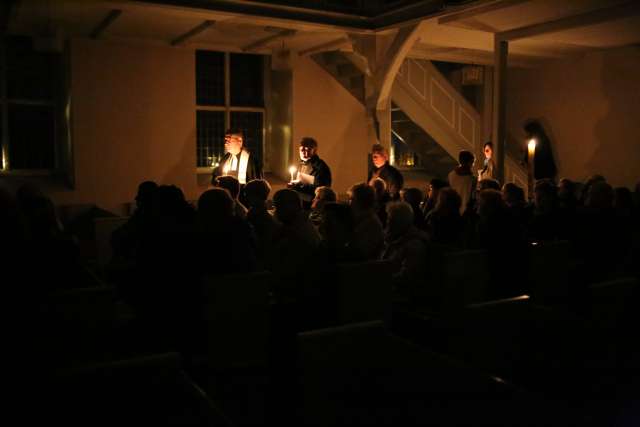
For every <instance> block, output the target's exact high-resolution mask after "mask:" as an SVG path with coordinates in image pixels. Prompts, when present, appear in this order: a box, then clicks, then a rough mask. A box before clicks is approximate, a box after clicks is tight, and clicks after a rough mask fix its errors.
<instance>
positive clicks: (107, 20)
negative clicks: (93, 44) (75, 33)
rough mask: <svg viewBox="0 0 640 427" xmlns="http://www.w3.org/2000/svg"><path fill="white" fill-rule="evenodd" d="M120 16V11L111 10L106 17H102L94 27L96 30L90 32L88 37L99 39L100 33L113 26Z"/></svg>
mask: <svg viewBox="0 0 640 427" xmlns="http://www.w3.org/2000/svg"><path fill="white" fill-rule="evenodd" d="M120 15H122V11H121V10H120V9H113V10H111V12H109V14H108V15H107V16H105V17H104V19H103V20H102V21H100V23H99V24H98V25H97V26H96V28H94V29H93V31H91V34H90V35H89V37H91V38H92V39H99V38H100V36H101V35H102V33H104V31H105V30H106V29H107V27H109V25H111V24H113V22H114V21H115V20H116V19H118V17H119V16H120Z"/></svg>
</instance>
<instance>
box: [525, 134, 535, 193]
mask: <svg viewBox="0 0 640 427" xmlns="http://www.w3.org/2000/svg"><path fill="white" fill-rule="evenodd" d="M527 152H528V156H527V165H528V166H529V167H528V169H529V170H528V172H529V173H528V174H527V176H528V178H529V179H528V181H529V183H528V184H529V188H528V193H529V200H531V199H532V198H533V191H534V182H535V175H534V161H535V160H534V156H535V154H536V139H535V138H531V139H530V140H529V143H528V144H527Z"/></svg>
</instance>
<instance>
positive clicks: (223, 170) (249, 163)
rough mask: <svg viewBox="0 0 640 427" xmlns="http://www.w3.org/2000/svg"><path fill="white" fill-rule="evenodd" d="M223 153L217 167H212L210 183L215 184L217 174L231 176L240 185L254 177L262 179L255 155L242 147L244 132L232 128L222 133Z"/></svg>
mask: <svg viewBox="0 0 640 427" xmlns="http://www.w3.org/2000/svg"><path fill="white" fill-rule="evenodd" d="M224 151H225V155H224V157H223V158H222V161H221V162H220V165H218V167H217V168H215V169H213V173H212V176H211V183H212V184H213V185H215V182H216V178H217V177H219V176H225V175H228V176H233V177H234V178H237V179H238V181H239V182H240V185H242V186H244V185H245V184H246V183H247V182H249V181H251V180H254V179H262V171H261V168H260V166H259V165H258V163H257V162H256V159H255V157H254V156H253V155H252V154H251V153H250V152H249V150H247V149H246V148H245V147H244V132H243V131H242V129H238V128H232V129H229V130H227V131H226V132H225V134H224Z"/></svg>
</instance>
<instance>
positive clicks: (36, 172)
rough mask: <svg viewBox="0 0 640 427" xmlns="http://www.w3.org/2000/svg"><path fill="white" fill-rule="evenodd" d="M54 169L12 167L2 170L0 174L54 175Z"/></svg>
mask: <svg viewBox="0 0 640 427" xmlns="http://www.w3.org/2000/svg"><path fill="white" fill-rule="evenodd" d="M53 175H54V171H53V170H52V169H11V170H0V176H53Z"/></svg>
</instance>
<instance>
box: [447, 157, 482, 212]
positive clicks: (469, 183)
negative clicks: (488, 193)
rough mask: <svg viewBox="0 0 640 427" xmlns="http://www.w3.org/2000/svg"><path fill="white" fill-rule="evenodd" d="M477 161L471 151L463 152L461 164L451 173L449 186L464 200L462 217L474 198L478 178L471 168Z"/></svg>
mask: <svg viewBox="0 0 640 427" xmlns="http://www.w3.org/2000/svg"><path fill="white" fill-rule="evenodd" d="M475 160H476V158H475V156H474V155H473V153H472V152H471V151H467V150H462V151H460V154H458V162H459V163H460V164H459V165H458V166H456V168H455V169H454V170H452V171H451V172H449V186H450V187H451V188H453V189H454V190H456V192H457V193H458V194H459V195H460V198H461V199H462V204H461V205H460V215H462V214H463V213H464V211H465V210H466V209H467V205H468V204H469V201H470V200H471V199H472V198H473V197H474V190H475V188H476V185H477V184H476V183H477V178H476V176H475V174H474V173H473V172H472V171H471V168H472V167H473V164H474V163H475Z"/></svg>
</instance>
